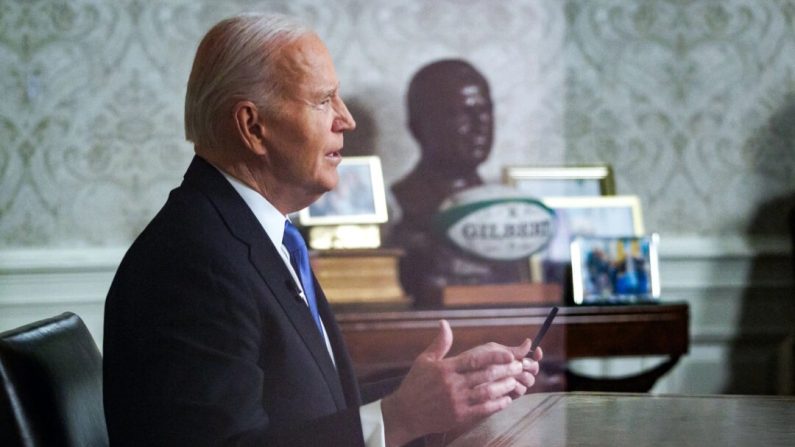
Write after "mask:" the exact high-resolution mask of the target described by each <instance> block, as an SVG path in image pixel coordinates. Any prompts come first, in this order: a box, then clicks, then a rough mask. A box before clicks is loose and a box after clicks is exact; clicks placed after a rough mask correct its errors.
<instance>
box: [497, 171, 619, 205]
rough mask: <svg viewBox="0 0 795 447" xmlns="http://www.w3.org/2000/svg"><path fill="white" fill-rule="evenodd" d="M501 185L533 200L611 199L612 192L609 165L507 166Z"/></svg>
mask: <svg viewBox="0 0 795 447" xmlns="http://www.w3.org/2000/svg"><path fill="white" fill-rule="evenodd" d="M503 183H505V184H508V185H511V186H513V187H515V188H516V189H518V190H519V191H522V192H526V193H528V194H531V195H532V196H533V197H574V196H589V197H592V196H611V195H613V194H615V190H616V188H615V181H614V180H613V169H612V168H611V167H610V166H609V165H585V166H545V167H542V166H507V167H505V168H503Z"/></svg>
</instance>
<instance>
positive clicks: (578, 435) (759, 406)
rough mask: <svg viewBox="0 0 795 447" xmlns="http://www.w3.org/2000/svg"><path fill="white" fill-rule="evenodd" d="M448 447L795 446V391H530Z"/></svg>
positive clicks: (450, 443) (453, 441)
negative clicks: (777, 393)
mask: <svg viewBox="0 0 795 447" xmlns="http://www.w3.org/2000/svg"><path fill="white" fill-rule="evenodd" d="M448 441H449V440H448ZM447 445H449V446H452V447H470V446H472V447H475V446H477V447H489V446H491V447H496V446H500V447H510V446H522V447H525V446H539V447H563V446H582V447H584V446H632V447H647V446H648V447H651V446H655V447H656V446H698V447H712V446H715V447H727V446H738V447H743V446H752V447H762V446H764V447H774V446H795V397H770V396H724V395H721V396H650V395H644V394H617V393H612V394H611V393H576V392H575V393H540V394H530V395H527V396H524V397H522V398H521V399H518V400H516V401H514V403H513V404H512V405H511V406H510V407H508V408H507V409H506V410H505V411H503V412H501V413H498V414H495V415H493V416H491V417H490V418H488V419H486V420H484V421H482V422H481V423H479V424H478V425H476V426H475V427H474V428H472V429H471V430H469V431H468V432H465V433H464V434H463V435H461V436H458V437H457V438H456V439H454V440H452V441H451V442H449V443H448V444H447Z"/></svg>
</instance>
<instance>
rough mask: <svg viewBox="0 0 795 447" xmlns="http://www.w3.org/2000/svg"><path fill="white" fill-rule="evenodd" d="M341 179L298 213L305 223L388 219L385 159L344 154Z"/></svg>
mask: <svg viewBox="0 0 795 447" xmlns="http://www.w3.org/2000/svg"><path fill="white" fill-rule="evenodd" d="M337 172H338V173H339V177H340V180H339V183H337V187H336V188H334V189H333V190H331V191H329V192H327V193H326V194H324V195H323V196H322V197H321V198H320V199H319V200H318V201H316V202H315V203H313V204H312V205H310V206H308V207H307V208H304V209H303V210H301V211H300V213H299V214H298V219H299V222H300V223H301V225H304V226H312V225H344V224H377V223H384V222H386V221H387V212H386V194H385V192H384V177H383V172H382V170H381V159H380V158H378V157H377V156H363V157H344V158H343V159H342V162H341V163H340V165H339V166H338V167H337Z"/></svg>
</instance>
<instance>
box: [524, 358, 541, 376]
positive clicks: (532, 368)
mask: <svg viewBox="0 0 795 447" xmlns="http://www.w3.org/2000/svg"><path fill="white" fill-rule="evenodd" d="M522 370H523V371H526V372H529V373H530V374H532V375H534V376H535V375H538V372H539V371H540V370H541V366H540V364H539V363H538V362H537V361H535V360H530V359H522Z"/></svg>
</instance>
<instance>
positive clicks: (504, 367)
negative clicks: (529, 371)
mask: <svg viewBox="0 0 795 447" xmlns="http://www.w3.org/2000/svg"><path fill="white" fill-rule="evenodd" d="M523 370H524V368H523V365H522V363H521V362H518V361H516V360H514V361H512V362H510V363H503V364H498V365H490V366H488V367H486V368H484V369H479V370H476V371H470V372H466V373H463V375H464V377H465V378H466V384H467V386H468V387H470V388H472V387H475V386H478V385H480V384H482V383H488V382H494V381H497V380H502V379H504V378H506V377H514V376H517V375H519V374H521V373H522V371H523Z"/></svg>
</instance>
